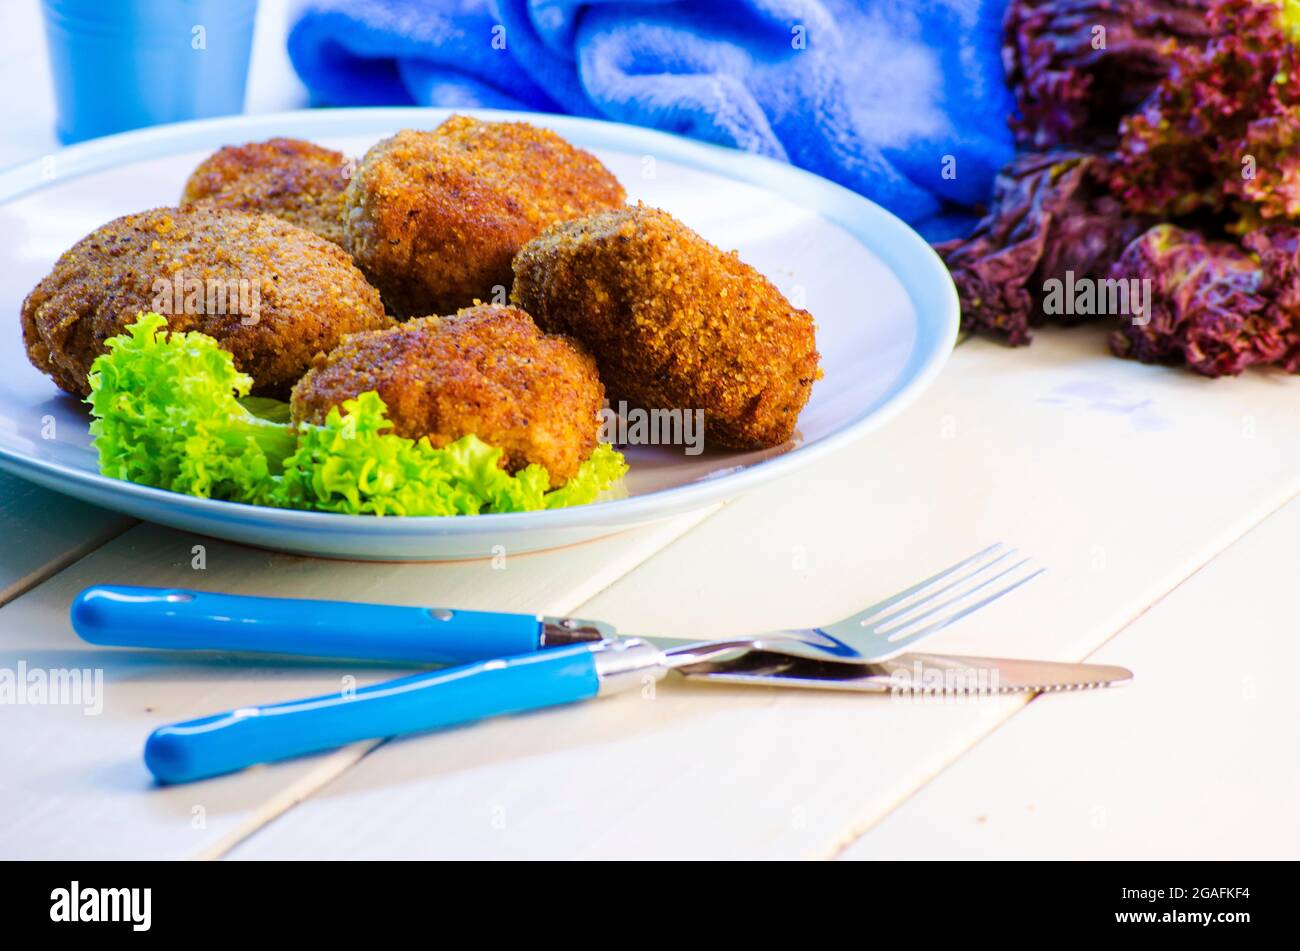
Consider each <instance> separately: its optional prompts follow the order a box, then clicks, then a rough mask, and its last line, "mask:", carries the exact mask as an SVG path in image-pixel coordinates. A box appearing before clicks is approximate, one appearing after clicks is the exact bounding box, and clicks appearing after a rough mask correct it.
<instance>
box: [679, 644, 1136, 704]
mask: <svg viewBox="0 0 1300 951" xmlns="http://www.w3.org/2000/svg"><path fill="white" fill-rule="evenodd" d="M678 672H679V673H681V674H682V675H684V676H685V677H688V678H690V679H692V680H707V681H711V682H714V683H731V684H747V685H750V686H769V687H799V688H812V689H816V690H849V691H859V692H866V693H903V694H906V693H911V694H936V695H958V694H962V695H993V694H1009V693H1039V692H1043V693H1046V692H1057V691H1066V690H1091V689H1095V688H1098V687H1112V686H1117V685H1119V684H1123V683H1127V682H1128V681H1130V680H1132V679H1133V672H1132V671H1130V670H1128V669H1127V668H1124V667H1115V666H1111V665H1107V664H1071V663H1059V662H1056V661H1038V660H1020V659H1014V658H1004V657H964V656H963V657H958V656H953V655H947V654H900V655H899V656H898V657H894V658H891V659H890V660H887V661H881V662H880V663H875V664H868V665H861V664H841V663H835V662H827V661H814V660H805V659H802V658H795V657H787V656H784V655H780V654H769V653H764V652H760V651H752V652H750V653H748V654H745V655H742V656H740V657H737V658H734V659H726V660H722V661H716V662H709V663H702V664H694V665H691V666H687V667H679V668H678Z"/></svg>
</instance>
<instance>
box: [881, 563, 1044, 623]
mask: <svg viewBox="0 0 1300 951" xmlns="http://www.w3.org/2000/svg"><path fill="white" fill-rule="evenodd" d="M1016 551H1017V549H1015V548H1009V549H1007V550H1006V551H1004V552H1003V553H1002V554H1000V555H998V557H996V558H994V559H993V560H992V561H986V562H985V563H984V564H982V565H980V566H979V567H978V568H976V569H975V570H974V571H971V572H968V573H966V574H964V575H962V576H961V577H960V578H958V579H957V580H955V581H950V582H949V583H948V584H946V585H944V586H943V587H942V588H939V589H938V590H937V591H931V592H928V593H927V594H926V595H925V596H924V597H923V598H920V599H919V600H917V601H913V602H912V603H911V604H905V605H903V607H901V608H899V609H898V610H897V611H894V612H893V613H892V614H886V615H885V616H884V617H877V618H864V619H863V620H862V621H861V622H860V623H861V624H862V625H864V626H865V625H866V624H867V623H868V621H870V624H871V626H872V627H873V628H874V629H875V630H877V631H879V630H880V629H881V628H883V627H888V626H889V624H890V622H891V621H895V620H897V619H898V618H901V617H903V616H904V615H906V614H911V613H912V612H913V611H915V610H916V609H917V608H923V607H925V606H926V605H927V604H930V603H932V602H933V601H934V600H935V598H939V597H942V596H943V595H945V594H947V593H948V592H949V591H951V590H953V589H954V588H956V587H958V586H959V585H964V584H965V583H966V582H968V581H970V580H971V579H973V578H978V577H979V576H980V575H982V574H983V573H984V572H986V571H988V570H989V569H990V568H992V567H994V566H995V565H999V564H1001V563H1002V562H1004V561H1006V560H1007V559H1008V558H1011V557H1012V556H1014V555H1015V554H1016ZM1028 560H1029V559H1028V558H1026V559H1024V560H1023V561H1021V562H1020V564H1021V565H1023V564H1024V563H1025V562H1026V561H1028ZM1013 567H1016V566H1013ZM1010 570H1011V569H1010V568H1008V569H1007V570H1006V571H1002V572H999V573H998V574H996V575H994V576H993V577H992V578H989V579H988V581H985V582H983V583H982V584H979V585H976V586H975V587H973V588H971V589H970V591H978V590H979V589H980V588H982V587H984V585H986V584H988V583H989V581H996V580H997V579H998V578H1000V577H1002V575H1004V574H1006V573H1007V571H1010ZM967 593H969V591H968V592H967ZM958 597H964V595H959V596H958ZM955 600H957V599H956V598H953V599H950V600H949V601H947V602H945V603H947V604H951V603H952V602H953V601H955ZM942 606H943V605H940V606H939V607H942ZM936 610H937V609H936ZM932 613H934V612H933V611H927V612H925V613H924V614H921V615H918V616H917V617H915V618H911V619H909V620H908V621H904V622H903V623H904V624H909V623H911V621H913V620H917V621H919V620H920V619H921V618H923V617H929V616H930V614H932Z"/></svg>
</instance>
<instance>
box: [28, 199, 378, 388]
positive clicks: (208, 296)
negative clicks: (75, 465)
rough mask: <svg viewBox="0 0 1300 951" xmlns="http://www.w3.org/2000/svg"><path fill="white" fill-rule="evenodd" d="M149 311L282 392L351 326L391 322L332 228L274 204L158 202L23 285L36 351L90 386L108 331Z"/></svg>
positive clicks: (53, 369)
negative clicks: (207, 340) (327, 233)
mask: <svg viewBox="0 0 1300 951" xmlns="http://www.w3.org/2000/svg"><path fill="white" fill-rule="evenodd" d="M247 305H251V306H247ZM151 310H154V311H159V312H160V313H162V314H164V316H166V317H167V325H168V327H169V328H170V329H172V330H181V331H190V330H197V331H200V332H202V333H205V334H207V335H209V336H210V337H213V338H215V339H216V341H217V342H218V343H219V344H220V345H221V346H222V347H223V348H224V349H226V350H228V351H229V352H230V353H231V354H233V355H234V358H235V365H236V366H237V367H238V368H239V369H240V370H242V371H244V372H245V373H248V374H250V375H251V376H252V377H253V381H254V386H253V392H254V393H257V394H260V395H266V396H275V397H284V396H287V395H288V393H289V390H290V389H291V388H292V386H293V384H294V383H295V382H296V381H297V380H298V378H299V377H301V376H302V374H303V373H304V372H306V370H307V368H308V366H310V364H311V360H312V357H313V356H314V355H315V354H316V353H317V352H318V351H322V350H330V349H332V348H333V347H334V346H335V345H336V344H337V343H338V342H339V341H340V340H341V339H342V338H343V336H344V335H345V334H349V333H354V332H357V331H362V330H372V329H379V328H382V327H388V326H391V325H392V323H393V321H392V318H390V317H388V316H387V315H386V314H385V313H384V309H383V306H382V304H381V303H380V300H379V294H378V292H377V291H376V290H375V289H374V288H373V287H371V286H370V285H369V284H367V283H366V280H365V278H364V277H363V276H362V275H361V272H360V271H358V270H357V269H356V267H354V266H353V264H352V262H351V261H350V260H349V259H348V256H347V254H346V253H345V252H344V251H343V249H342V248H340V247H338V246H337V245H334V244H331V243H330V242H328V241H326V240H325V239H324V238H321V237H318V236H317V235H314V234H312V233H311V232H309V231H305V230H303V229H302V228H298V227H295V226H294V225H291V224H289V223H288V222H285V221H281V220H280V219H279V218H273V217H271V216H270V215H262V214H245V213H243V212H237V211H230V210H227V209H221V208H209V207H206V206H203V205H190V206H187V207H184V208H154V209H152V210H150V211H144V212H140V213H139V214H134V215H125V216H123V217H121V218H117V219H115V220H114V221H110V222H109V223H108V224H106V225H104V226H103V227H101V228H98V229H96V230H95V231H93V232H91V233H90V234H89V235H87V236H86V237H84V238H82V239H81V240H80V241H78V242H77V243H76V244H75V245H73V247H72V248H71V249H69V250H68V251H66V252H64V254H63V255H62V256H61V257H60V258H59V260H58V261H57V262H56V263H55V265H54V269H53V270H52V271H51V272H50V273H49V275H47V276H46V277H45V278H43V279H42V280H41V282H40V283H39V284H37V285H36V287H35V288H34V289H33V290H32V292H31V293H30V294H28V295H27V299H26V300H24V301H23V306H22V314H21V319H22V328H23V341H24V343H25V344H26V347H27V356H28V359H29V360H31V362H32V365H33V366H35V367H36V368H37V369H38V370H41V371H42V372H44V373H47V374H49V376H51V377H52V378H53V379H54V382H55V383H57V384H58V385H59V386H60V387H62V388H63V389H64V390H67V391H68V392H69V393H73V394H77V395H81V396H85V395H87V394H88V393H89V392H90V389H89V386H88V385H87V382H86V375H87V373H88V372H89V370H90V365H91V363H92V362H93V361H94V359H95V357H97V356H99V355H100V354H101V353H103V352H104V351H105V346H104V341H106V340H107V339H108V338H109V337H113V336H116V335H117V334H119V333H121V332H122V330H123V328H125V327H126V325H128V324H130V323H133V322H134V321H135V318H136V315H137V314H139V313H140V312H142V311H151Z"/></svg>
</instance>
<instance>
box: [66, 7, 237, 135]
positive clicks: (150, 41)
mask: <svg viewBox="0 0 1300 951" xmlns="http://www.w3.org/2000/svg"><path fill="white" fill-rule="evenodd" d="M42 3H43V6H44V8H45V37H46V40H47V41H48V43H49V47H50V69H51V71H52V72H53V74H54V92H55V97H56V99H57V102H58V125H57V131H58V135H59V139H60V140H62V141H63V142H79V141H81V140H82V139H89V138H93V137H94V136H97V135H107V134H109V133H110V132H121V131H123V130H125V129H138V128H140V127H141V126H147V125H156V124H158V123H160V122H179V121H181V120H182V119H199V118H203V117H206V116H225V115H232V114H234V113H237V112H241V111H243V108H244V84H245V82H246V80H247V78H248V55H249V49H250V47H251V46H252V41H253V19H254V17H255V15H256V13H257V0H42Z"/></svg>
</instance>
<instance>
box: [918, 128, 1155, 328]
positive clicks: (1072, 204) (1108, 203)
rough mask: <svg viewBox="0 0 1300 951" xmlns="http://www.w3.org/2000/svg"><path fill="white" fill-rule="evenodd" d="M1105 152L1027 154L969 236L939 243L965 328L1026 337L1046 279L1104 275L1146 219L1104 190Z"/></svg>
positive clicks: (1006, 174) (1039, 319) (1004, 178)
mask: <svg viewBox="0 0 1300 951" xmlns="http://www.w3.org/2000/svg"><path fill="white" fill-rule="evenodd" d="M1108 174H1109V171H1108V166H1107V164H1106V162H1105V160H1104V159H1102V158H1101V157H1099V156H1095V155H1086V154H1082V153H1078V152H1053V153H1047V154H1035V153H1027V154H1024V155H1021V156H1020V157H1018V158H1017V159H1015V160H1014V161H1013V162H1012V163H1011V164H1010V165H1008V166H1007V167H1006V168H1004V169H1003V170H1002V172H1001V173H1000V174H999V175H998V178H997V183H996V184H995V186H994V196H993V204H992V207H991V209H990V211H989V213H988V215H986V216H985V218H984V219H983V220H982V221H980V223H979V224H978V225H977V226H976V227H975V230H974V231H972V232H971V233H970V234H969V235H967V236H966V237H965V238H961V239H957V240H954V241H948V242H945V243H943V244H939V245H936V246H935V250H936V251H938V252H939V254H940V255H941V256H942V257H943V259H944V260H945V261H946V262H947V264H948V268H949V270H950V271H951V272H952V276H953V281H954V282H955V283H956V285H957V291H958V294H959V296H960V298H961V305H962V327H963V329H966V330H985V331H991V332H993V333H995V334H997V335H999V336H1001V337H1004V338H1005V339H1006V341H1007V342H1008V343H1010V344H1013V345H1020V344H1026V343H1028V342H1029V340H1030V337H1031V332H1030V327H1031V326H1034V325H1037V324H1041V323H1044V322H1045V321H1046V319H1047V318H1046V317H1045V316H1044V314H1043V312H1042V303H1043V297H1044V294H1045V287H1044V285H1045V283H1046V282H1047V281H1048V280H1050V279H1052V278H1058V279H1066V278H1067V275H1068V274H1070V273H1071V272H1072V274H1073V276H1074V277H1075V278H1088V279H1097V278H1100V277H1104V276H1105V275H1106V273H1107V271H1108V270H1109V268H1110V266H1111V264H1112V263H1113V262H1114V261H1115V260H1116V258H1118V257H1119V254H1120V252H1121V251H1122V250H1123V249H1124V247H1125V245H1127V244H1128V243H1129V242H1130V241H1132V240H1133V239H1134V238H1135V237H1136V236H1137V235H1139V234H1141V233H1142V231H1143V230H1144V229H1145V228H1146V226H1147V225H1148V224H1149V222H1147V221H1143V220H1140V219H1136V218H1134V217H1132V216H1129V215H1127V214H1126V213H1125V212H1124V210H1123V208H1122V206H1121V205H1120V204H1119V203H1118V202H1117V201H1115V200H1114V199H1113V198H1111V197H1110V196H1109V195H1108V194H1107V193H1106V190H1105V182H1106V179H1107V177H1108Z"/></svg>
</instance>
